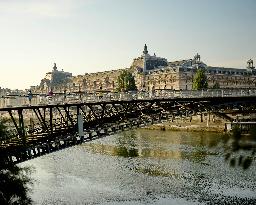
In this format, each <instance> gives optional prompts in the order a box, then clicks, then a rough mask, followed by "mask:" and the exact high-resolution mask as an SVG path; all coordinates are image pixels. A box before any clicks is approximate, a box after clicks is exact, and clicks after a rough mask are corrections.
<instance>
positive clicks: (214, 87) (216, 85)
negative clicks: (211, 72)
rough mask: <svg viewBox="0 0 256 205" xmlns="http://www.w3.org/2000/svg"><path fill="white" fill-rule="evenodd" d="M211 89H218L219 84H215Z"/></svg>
mask: <svg viewBox="0 0 256 205" xmlns="http://www.w3.org/2000/svg"><path fill="white" fill-rule="evenodd" d="M212 89H220V84H219V83H218V82H215V83H214V85H213V86H212Z"/></svg>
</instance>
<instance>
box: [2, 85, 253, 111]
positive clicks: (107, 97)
mask: <svg viewBox="0 0 256 205" xmlns="http://www.w3.org/2000/svg"><path fill="white" fill-rule="evenodd" d="M245 96H256V89H233V90H228V89H225V90H222V89H212V90H200V91H197V90H179V91H177V90H155V91H149V92H141V91H140V92H120V93H114V92H113V93H100V94H99V93H90V94H88V93H83V94H81V93H80V94H70V95H64V94H56V95H53V96H45V95H35V96H33V98H32V100H31V102H30V101H29V99H28V98H27V97H26V96H11V97H9V96H1V97H0V107H2V108H3V107H15V106H30V105H47V104H63V103H80V102H102V101H124V100H149V99H165V98H203V97H245Z"/></svg>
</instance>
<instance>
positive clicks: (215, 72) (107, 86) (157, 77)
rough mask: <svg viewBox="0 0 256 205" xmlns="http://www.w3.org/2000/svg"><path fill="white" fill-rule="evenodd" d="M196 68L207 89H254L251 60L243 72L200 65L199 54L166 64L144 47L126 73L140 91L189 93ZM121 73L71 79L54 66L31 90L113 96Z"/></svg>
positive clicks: (254, 78) (255, 76) (255, 73)
mask: <svg viewBox="0 0 256 205" xmlns="http://www.w3.org/2000/svg"><path fill="white" fill-rule="evenodd" d="M199 68H203V69H205V72H206V75H207V79H208V87H209V88H213V87H214V86H216V85H218V87H219V88H221V89H230V88H232V89H233V88H244V89H250V88H256V70H255V68H254V66H253V60H251V59H250V60H249V61H247V67H245V68H224V67H213V66H208V65H206V64H205V63H204V62H202V61H201V56H200V55H199V54H196V55H195V56H194V58H192V59H187V60H180V61H171V62H168V61H167V59H166V58H162V57H157V56H156V55H155V54H154V55H150V54H149V52H148V49H147V45H146V44H145V46H144V50H143V52H142V55H141V56H140V57H137V58H135V59H134V60H133V62H132V64H131V66H130V68H125V69H126V70H129V71H130V72H132V73H133V75H134V77H135V82H136V86H137V89H138V90H139V91H151V90H158V89H159V90H162V89H170V90H191V89H192V84H193V78H194V76H195V73H196V71H197V69H199ZM123 70H124V69H119V70H111V71H104V72H97V73H85V74H84V75H78V76H72V74H71V73H68V72H64V71H58V70H57V67H56V64H54V67H53V71H52V72H49V73H47V74H46V76H45V78H44V79H42V80H41V83H40V85H39V86H34V87H31V88H33V89H34V90H35V91H36V90H37V91H39V92H42V91H43V92H47V91H48V90H49V89H50V88H53V89H54V91H55V92H64V91H67V92H78V91H80V92H95V91H102V92H114V91H116V88H117V78H118V76H119V75H120V73H121V72H122V71H123Z"/></svg>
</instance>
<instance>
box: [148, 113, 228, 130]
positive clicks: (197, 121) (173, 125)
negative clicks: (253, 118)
mask: <svg viewBox="0 0 256 205" xmlns="http://www.w3.org/2000/svg"><path fill="white" fill-rule="evenodd" d="M226 122H227V121H225V120H223V119H221V118H219V117H216V116H213V115H210V116H209V115H207V116H203V117H202V118H201V116H193V117H192V118H186V119H185V118H184V119H178V118H176V119H175V120H173V121H171V120H168V121H165V122H162V123H159V124H154V125H150V126H147V127H146V129H152V130H173V131H189V132H202V131H206V132H224V131H225V123H226Z"/></svg>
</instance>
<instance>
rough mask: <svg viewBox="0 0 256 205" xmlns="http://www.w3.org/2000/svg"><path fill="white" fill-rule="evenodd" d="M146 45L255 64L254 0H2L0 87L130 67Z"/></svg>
mask: <svg viewBox="0 0 256 205" xmlns="http://www.w3.org/2000/svg"><path fill="white" fill-rule="evenodd" d="M145 43H147V45H148V50H149V53H150V54H153V53H154V52H155V53H156V55H157V56H161V57H165V58H167V59H168V61H173V60H181V59H189V58H192V57H193V56H194V55H195V54H196V53H197V52H198V53H199V54H200V55H201V59H202V60H203V61H204V62H205V63H206V64H208V65H219V66H225V67H239V68H244V67H245V66H246V61H247V60H248V59H250V58H252V59H253V60H254V61H255V64H256V0H0V87H9V88H19V89H24V88H29V86H30V85H38V84H39V83H40V80H41V79H42V78H43V77H44V76H45V73H46V72H48V71H51V70H52V67H53V63H54V62H56V63H57V66H58V69H60V70H61V69H64V71H69V72H72V73H73V75H78V74H84V73H86V72H97V71H104V70H112V69H118V68H125V67H129V66H130V65H131V63H132V60H133V58H135V57H137V56H139V55H141V53H142V50H143V46H144V44H145Z"/></svg>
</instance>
